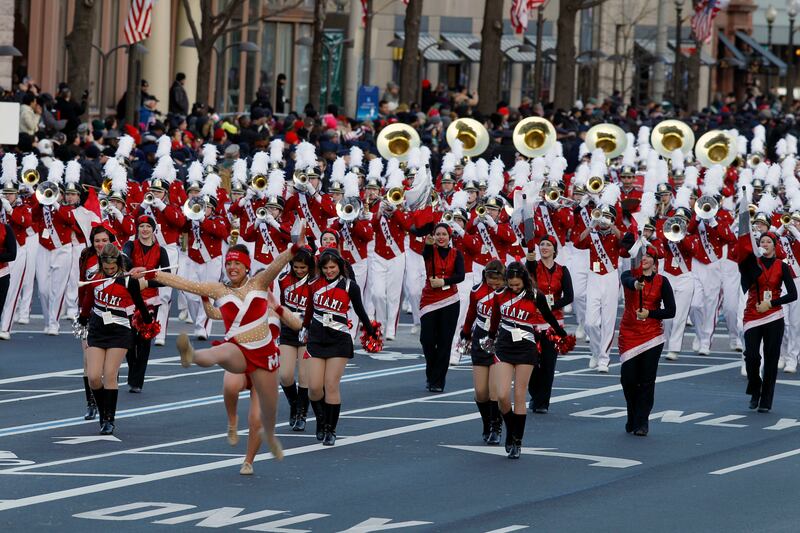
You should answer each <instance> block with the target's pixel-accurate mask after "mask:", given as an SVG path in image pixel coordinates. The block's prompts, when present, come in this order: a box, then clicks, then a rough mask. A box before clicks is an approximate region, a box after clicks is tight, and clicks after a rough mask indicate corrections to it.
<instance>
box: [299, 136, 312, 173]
mask: <svg viewBox="0 0 800 533" xmlns="http://www.w3.org/2000/svg"><path fill="white" fill-rule="evenodd" d="M316 165H317V152H316V150H315V149H314V145H313V144H311V143H310V142H308V141H302V142H301V143H300V144H298V145H297V148H296V149H295V167H297V168H298V169H299V170H307V169H309V168H311V167H314V166H316Z"/></svg>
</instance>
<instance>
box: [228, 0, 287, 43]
mask: <svg viewBox="0 0 800 533" xmlns="http://www.w3.org/2000/svg"><path fill="white" fill-rule="evenodd" d="M301 4H303V0H294V2H292V3H291V4H286V5H284V6H283V7H280V8H278V9H275V10H274V11H270V12H269V13H267V14H266V15H262V16H261V17H259V18H257V19H254V20H250V21H247V22H242V23H241V24H236V25H234V26H229V27H228V28H226V29H225V31H223V32H222V33H220V35H225V34H226V33H231V32H234V31H238V30H241V29H242V28H245V27H247V26H252V25H253V24H257V23H260V22H267V21H269V20H270V19H272V18H274V17H277V16H278V15H280V14H281V13H285V12H286V11H291V10H292V9H295V8H297V7H299V6H300V5H301Z"/></svg>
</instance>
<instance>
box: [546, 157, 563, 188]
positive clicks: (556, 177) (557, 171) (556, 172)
mask: <svg viewBox="0 0 800 533" xmlns="http://www.w3.org/2000/svg"><path fill="white" fill-rule="evenodd" d="M566 169H567V160H566V159H564V158H563V157H557V158H556V159H554V160H553V161H552V163H551V164H550V173H549V174H548V175H547V177H548V179H549V180H550V181H552V182H559V181H561V180H562V179H564V171H565V170H566Z"/></svg>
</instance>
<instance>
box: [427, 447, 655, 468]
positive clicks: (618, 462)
mask: <svg viewBox="0 0 800 533" xmlns="http://www.w3.org/2000/svg"><path fill="white" fill-rule="evenodd" d="M439 446H441V447H443V448H452V449H454V450H463V451H467V452H477V453H485V454H489V455H503V456H504V455H508V452H506V451H505V450H504V449H502V448H500V447H499V446H497V447H496V446H456V445H451V444H440V445H439ZM557 450H558V449H557V448H525V447H523V448H522V454H523V455H542V456H545V457H564V458H566V459H581V460H584V461H589V466H599V467H603V468H630V467H632V466H638V465H640V464H642V462H641V461H635V460H633V459H625V458H623V457H605V456H603V455H585V454H581V453H571V452H559V451H557Z"/></svg>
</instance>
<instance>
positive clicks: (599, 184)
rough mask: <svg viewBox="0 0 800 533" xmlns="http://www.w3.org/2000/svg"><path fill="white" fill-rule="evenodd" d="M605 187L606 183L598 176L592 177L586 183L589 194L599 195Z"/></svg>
mask: <svg viewBox="0 0 800 533" xmlns="http://www.w3.org/2000/svg"><path fill="white" fill-rule="evenodd" d="M605 186H606V182H605V180H604V179H603V178H601V177H600V176H592V177H591V178H589V181H587V182H586V190H587V191H589V193H591V194H600V193H601V192H602V191H603V189H604V188H605Z"/></svg>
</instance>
